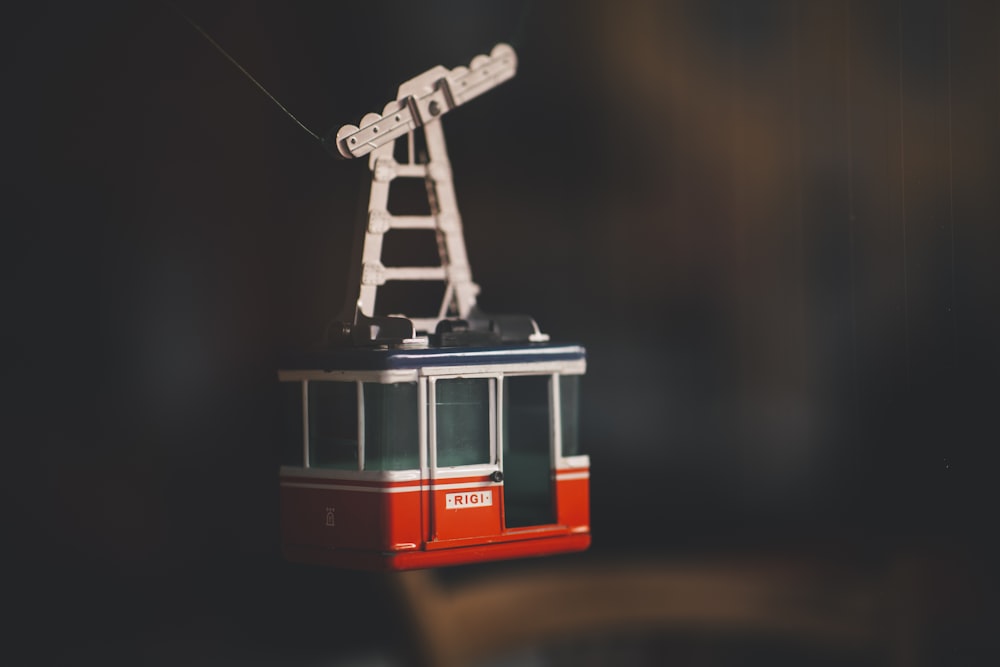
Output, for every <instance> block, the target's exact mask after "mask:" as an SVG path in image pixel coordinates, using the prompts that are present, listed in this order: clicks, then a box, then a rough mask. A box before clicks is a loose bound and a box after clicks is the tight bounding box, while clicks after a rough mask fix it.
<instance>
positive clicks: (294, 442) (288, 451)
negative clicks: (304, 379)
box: [278, 382, 303, 467]
mask: <svg viewBox="0 0 1000 667" xmlns="http://www.w3.org/2000/svg"><path fill="white" fill-rule="evenodd" d="M278 384H279V385H280V391H281V403H282V415H281V416H282V427H283V428H282V433H281V465H285V466H298V467H301V466H302V436H303V433H302V383H301V382H279V383H278Z"/></svg>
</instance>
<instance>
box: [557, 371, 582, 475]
mask: <svg viewBox="0 0 1000 667" xmlns="http://www.w3.org/2000/svg"><path fill="white" fill-rule="evenodd" d="M559 399H560V403H561V405H560V406H559V409H560V415H559V416H560V418H561V419H562V455H563V456H577V455H579V454H582V452H581V451H580V376H579V375H560V376H559Z"/></svg>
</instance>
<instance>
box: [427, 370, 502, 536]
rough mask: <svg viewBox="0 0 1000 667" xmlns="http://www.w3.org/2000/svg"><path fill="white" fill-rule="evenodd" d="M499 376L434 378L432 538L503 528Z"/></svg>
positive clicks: (431, 401) (492, 532) (431, 385)
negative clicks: (498, 437) (498, 436)
mask: <svg viewBox="0 0 1000 667" xmlns="http://www.w3.org/2000/svg"><path fill="white" fill-rule="evenodd" d="M498 381H499V379H498V378H496V377H492V376H489V377H487V376H474V377H468V376H466V377H436V378H430V381H429V383H428V384H429V387H428V389H429V394H430V395H429V397H428V398H429V400H428V404H429V405H428V407H429V412H430V414H429V417H430V418H429V420H428V421H429V422H430V438H429V441H430V444H431V456H430V459H431V460H430V471H431V495H432V502H431V540H432V541H438V540H459V539H467V538H475V537H483V536H489V535H498V534H499V533H500V509H501V507H500V502H501V500H500V498H501V486H502V482H501V481H499V480H502V474H500V473H501V467H500V461H499V456H498V451H497V450H498V448H497V396H498V390H499V387H498Z"/></svg>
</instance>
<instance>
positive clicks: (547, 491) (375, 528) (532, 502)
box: [278, 44, 590, 570]
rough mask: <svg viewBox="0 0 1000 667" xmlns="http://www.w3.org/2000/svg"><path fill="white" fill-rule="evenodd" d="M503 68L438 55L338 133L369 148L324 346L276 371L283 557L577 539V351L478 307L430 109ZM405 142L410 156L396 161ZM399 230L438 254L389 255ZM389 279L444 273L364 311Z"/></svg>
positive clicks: (506, 56) (372, 557) (487, 556)
mask: <svg viewBox="0 0 1000 667" xmlns="http://www.w3.org/2000/svg"><path fill="white" fill-rule="evenodd" d="M516 64H517V59H516V56H515V54H514V51H513V49H511V48H510V47H509V46H507V45H504V44H500V45H497V46H496V47H495V48H494V49H493V51H492V53H491V54H490V55H489V56H477V57H476V58H475V59H473V61H472V63H471V64H470V66H469V67H468V68H465V67H458V68H455V69H452V70H447V69H445V68H443V67H436V68H434V69H431V70H429V71H428V72H425V73H424V74H422V75H420V76H418V77H416V78H414V79H411V80H410V81H407V82H406V83H404V84H403V85H402V86H401V87H400V88H399V93H398V96H397V99H396V100H394V101H392V102H389V104H387V105H386V106H385V108H384V109H383V111H382V113H381V114H368V115H366V116H365V117H364V118H363V119H362V120H361V123H360V124H359V126H357V127H356V126H353V125H346V126H344V127H342V128H341V129H340V131H339V132H338V133H337V135H336V139H335V141H336V147H337V149H338V151H339V152H340V153H341V154H342V155H343V156H344V157H361V156H364V155H368V156H369V167H370V169H371V172H372V180H371V191H370V194H369V199H368V211H367V218H366V219H365V220H364V221H363V227H362V229H361V230H359V235H358V239H359V241H360V243H359V244H358V247H357V249H356V256H355V263H356V264H355V271H354V272H353V274H352V280H353V285H352V287H351V288H350V291H349V296H350V297H351V301H350V303H349V307H348V308H347V309H346V312H345V313H344V314H343V316H342V318H341V320H342V321H341V324H340V326H339V328H338V329H337V331H336V332H335V334H336V337H337V341H336V344H334V345H332V346H330V347H329V348H326V349H323V350H319V351H316V352H312V353H307V354H302V355H299V356H297V357H295V358H291V359H289V360H287V362H286V363H285V364H284V366H283V367H282V369H281V370H280V371H279V373H278V378H279V380H280V382H281V384H282V388H283V390H284V391H285V392H286V396H287V401H288V412H289V415H290V419H289V429H288V435H287V438H286V442H285V445H286V453H287V455H286V457H285V462H284V463H285V465H283V466H282V468H281V526H282V527H281V530H282V542H283V553H284V555H285V557H286V558H288V559H289V560H293V561H297V562H305V563H316V564H327V565H333V566H339V567H350V568H362V569H388V570H402V569H411V568H420V567H435V566H443V565H454V564H459V563H470V562H478V561H486V560H495V559H501V558H514V557H522V556H540V555H546V554H553V553H559V552H568V551H579V550H582V549H586V548H587V547H588V546H589V544H590V516H589V477H590V461H589V458H588V457H587V456H586V455H583V454H581V453H580V451H579V441H578V434H577V419H578V414H577V413H578V407H577V406H578V396H579V382H580V377H581V376H582V375H583V373H584V372H585V368H586V360H585V351H584V349H583V348H582V347H581V346H579V345H571V344H568V345H562V344H555V343H551V342H549V340H548V336H547V335H545V334H543V333H541V332H540V331H539V329H538V326H537V325H536V324H535V322H534V320H532V319H531V318H530V317H527V316H523V315H500V316H497V315H488V314H486V313H484V312H482V311H481V310H480V309H479V308H478V307H477V305H476V295H477V294H478V291H479V288H478V286H477V285H476V284H475V283H474V282H472V276H471V271H470V268H469V264H468V261H467V259H466V251H465V244H464V239H463V236H462V223H461V218H460V216H459V213H458V206H457V204H456V201H455V195H454V187H453V183H452V177H451V166H450V164H449V161H448V156H447V152H446V149H445V144H444V135H443V134H442V130H441V122H440V119H441V116H442V115H444V114H445V113H446V112H448V111H450V110H451V109H453V108H455V107H457V106H459V105H461V104H463V103H464V102H466V101H468V100H469V99H472V98H473V97H476V96H477V95H479V94H481V93H483V92H485V91H487V90H489V89H491V88H493V87H495V86H496V85H498V84H499V83H502V82H503V81H506V80H507V79H509V78H511V77H512V76H513V75H514V73H515V70H516ZM418 128H421V129H422V130H423V134H424V139H425V143H426V151H427V159H426V160H421V161H419V162H418V161H417V159H416V158H415V155H414V152H415V151H414V132H415V130H416V129H418ZM404 137H405V138H406V140H407V155H408V159H407V160H406V161H405V162H397V161H396V160H395V159H394V157H393V156H394V148H395V144H396V141H397V139H402V138H404ZM405 178H411V179H421V180H423V181H424V182H426V185H427V193H428V200H429V205H430V212H431V213H430V215H426V216H412V215H410V216H401V215H393V214H391V213H390V212H389V210H388V207H387V204H388V197H389V188H390V186H391V184H392V183H393V182H394V181H395V180H396V179H405ZM399 229H407V230H424V231H425V232H426V233H428V234H433V235H435V236H436V240H437V247H438V252H439V258H440V266H432V267H386V266H384V265H383V264H382V263H381V255H382V246H383V239H384V237H385V235H386V234H391V233H392V232H393V230H399ZM390 281H440V282H442V283H443V284H444V297H443V299H442V303H441V305H440V309H439V310H438V312H437V316H436V317H425V318H417V317H413V318H411V317H407V316H400V315H394V316H387V315H376V314H375V300H376V295H377V292H378V289H379V287H381V286H383V285H385V284H386V283H387V282H390ZM355 297H356V298H355Z"/></svg>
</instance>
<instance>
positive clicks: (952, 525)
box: [0, 0, 1000, 665]
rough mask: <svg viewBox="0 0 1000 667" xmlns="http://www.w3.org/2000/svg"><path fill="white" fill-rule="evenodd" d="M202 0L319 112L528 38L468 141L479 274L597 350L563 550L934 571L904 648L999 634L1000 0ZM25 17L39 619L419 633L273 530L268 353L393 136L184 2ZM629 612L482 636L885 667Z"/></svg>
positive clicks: (316, 315)
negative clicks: (644, 619) (577, 515)
mask: <svg viewBox="0 0 1000 667" xmlns="http://www.w3.org/2000/svg"><path fill="white" fill-rule="evenodd" d="M177 5H178V6H179V7H180V8H181V9H182V10H183V11H184V12H185V13H187V14H188V15H190V16H191V18H192V19H194V20H195V21H197V22H198V23H199V24H201V25H202V26H203V27H204V28H205V29H206V30H207V31H208V32H209V33H210V34H211V35H212V36H213V37H214V38H215V39H216V40H217V41H218V42H219V43H220V44H221V45H222V46H223V47H224V48H225V49H226V50H227V51H229V53H230V54H232V55H233V57H234V58H235V59H236V60H238V61H239V62H240V63H241V64H242V65H243V66H244V67H245V68H246V69H247V70H248V71H249V72H250V73H251V74H252V75H253V76H254V77H255V78H257V79H258V80H259V81H260V82H261V83H262V84H263V85H264V86H265V87H266V88H267V89H268V90H270V91H271V92H272V93H273V94H274V95H275V96H276V97H277V98H278V99H279V100H281V102H282V103H283V104H285V105H286V106H287V107H288V108H289V109H290V110H291V111H292V113H294V114H296V115H297V116H298V118H299V119H300V120H301V121H302V122H303V123H304V124H305V125H306V126H308V127H309V128H311V129H312V130H314V131H315V132H317V133H318V134H320V135H321V136H322V135H323V134H325V133H326V132H327V131H329V130H334V131H335V130H336V128H338V127H339V126H340V125H342V124H345V123H356V122H357V121H358V120H359V119H360V117H361V116H362V115H364V114H365V113H366V112H368V111H379V110H381V107H382V105H383V104H384V103H385V102H387V101H388V100H389V99H391V98H393V97H394V95H395V92H396V87H397V86H398V84H399V83H401V82H402V81H404V80H406V79H408V78H410V77H412V76H414V75H416V74H418V73H421V72H423V71H425V70H426V69H428V68H430V67H432V66H434V65H438V64H441V65H445V66H446V67H449V68H451V67H454V66H457V65H460V64H467V63H468V62H469V60H470V59H471V58H472V57H473V56H474V55H476V54H479V53H487V52H488V51H489V50H490V48H492V46H493V45H494V44H495V43H497V42H501V41H503V42H508V43H510V44H512V45H513V46H514V48H515V49H516V50H517V53H518V56H519V70H518V75H517V77H516V78H515V79H514V80H513V81H511V82H509V83H506V84H504V85H503V86H501V87H499V88H497V89H496V90H495V91H493V92H491V93H490V94H489V95H486V96H484V97H482V98H480V99H477V100H476V101H474V102H472V103H470V104H469V105H467V106H464V107H462V108H461V109H460V110H458V111H457V112H455V113H453V114H450V115H449V116H448V117H447V119H446V120H445V133H446V137H447V138H448V140H449V151H450V155H451V160H452V163H453V166H454V169H455V181H456V188H457V195H458V201H459V206H460V208H461V210H462V213H463V218H464V220H465V226H466V236H467V244H468V249H469V256H470V261H471V263H472V267H473V271H474V275H475V278H476V280H477V282H478V283H479V284H480V285H481V286H482V289H483V291H482V294H481V297H480V304H481V305H482V306H483V307H484V308H485V309H486V310H488V311H492V312H526V313H529V314H531V315H533V316H534V317H535V318H536V319H537V320H538V322H539V323H540V325H541V326H542V328H543V330H545V331H547V332H548V333H550V334H551V335H552V337H553V339H554V340H562V341H574V342H580V343H583V344H584V345H586V347H587V350H588V358H589V366H588V374H587V377H586V379H585V384H584V392H583V399H582V400H583V410H582V415H583V417H582V419H583V421H582V425H581V433H582V438H583V443H584V447H585V449H586V450H587V451H588V452H589V453H590V455H591V459H592V465H593V474H592V519H593V523H592V528H593V534H594V546H593V548H592V549H591V551H589V552H588V553H586V554H583V555H579V556H573V557H569V558H558V559H553V560H551V561H546V562H548V563H550V565H548V566H547V567H550V568H552V571H553V572H555V571H558V570H559V569H560V568H563V567H566V568H572V567H576V566H579V565H580V564H581V563H583V564H587V563H595V564H600V566H601V567H602V568H606V569H608V570H612V571H614V570H615V568H616V567H617V566H616V564H617V563H630V562H634V559H641V560H642V562H644V563H652V564H653V565H654V566H655V567H661V568H667V569H669V568H670V567H672V566H673V564H674V563H678V562H683V563H685V564H689V565H690V564H697V563H700V562H707V561H712V562H719V561H720V560H721V561H724V562H727V563H734V564H736V565H735V566H736V567H739V564H740V563H742V562H745V561H746V559H753V560H754V561H759V560H761V559H763V560H764V561H767V562H775V563H786V562H792V563H794V562H798V561H797V559H799V558H805V559H809V560H810V561H812V560H814V559H819V560H820V561H830V562H834V563H837V564H838V565H841V566H843V567H844V568H845V569H847V570H848V571H851V572H858V573H860V575H863V576H865V577H868V576H871V577H875V578H876V579H877V578H878V577H881V576H882V575H883V574H885V573H891V572H895V571H896V570H895V569H894V568H896V567H897V564H898V563H900V562H903V563H909V564H914V563H916V564H917V565H916V566H914V567H916V570H912V569H911V570H910V571H917V572H920V573H921V574H920V575H919V576H916V577H915V578H914V579H913V581H914V582H915V583H913V586H911V587H910V588H908V589H907V591H908V595H910V596H911V598H912V599H913V600H916V602H915V603H914V604H915V605H918V606H919V608H920V609H921V610H922V615H921V619H922V621H921V622H920V624H919V630H918V631H917V632H914V633H913V635H912V637H911V640H910V641H911V645H910V650H909V653H908V654H907V655H909V657H910V659H911V660H912V662H911V664H948V665H958V664H963V665H968V664H995V663H993V662H992V659H991V657H988V655H987V654H988V652H989V651H988V649H989V647H990V645H991V644H992V643H994V642H993V639H992V638H991V637H990V636H989V634H988V633H989V632H991V631H993V630H995V628H996V627H997V620H998V617H997V602H996V598H995V597H994V596H993V595H992V586H993V584H994V575H995V570H996V562H997V559H996V557H997V555H998V554H997V551H996V550H995V549H994V547H993V541H994V539H993V538H994V535H995V533H996V530H997V528H996V526H997V521H996V507H997V505H996V503H997V486H996V484H995V474H994V470H995V469H994V468H993V466H992V465H991V464H992V461H993V457H992V456H991V454H992V453H993V451H992V450H993V449H994V448H996V447H997V446H998V443H1000V437H998V435H1000V434H998V429H997V423H996V422H997V418H996V416H995V413H993V409H994V408H995V406H996V405H997V399H998V398H1000V384H998V382H997V375H996V371H997V369H998V361H1000V358H998V357H1000V346H998V344H997V340H998V334H1000V281H998V274H997V269H996V263H997V260H998V258H1000V253H998V251H1000V224H998V222H1000V190H998V187H997V183H998V177H1000V46H998V45H1000V10H998V8H997V6H996V5H995V4H994V3H992V2H985V1H983V2H975V1H963V2H952V3H949V2H945V1H932V0H927V1H915V0H899V1H894V2H859V1H853V2H852V1H850V0H843V1H837V2H793V1H791V0H785V1H773V2H772V1H766V2H739V1H736V0H709V1H703V2H696V1H694V0H689V1H686V2H685V1H676V2H656V1H654V0H630V1H627V2H614V3H612V2H600V1H598V0H584V1H581V2H569V1H552V2H541V1H538V2H532V1H528V2H500V1H496V2H492V1H490V2H487V1H477V2H445V1H443V0H435V1H431V2H424V3H417V2H396V1H391V2H381V3H360V2H358V3H337V2H315V1H293V2H271V1H268V0H256V1H253V2H235V1H213V2H202V3H197V2H180V1H179V2H178V3H177ZM3 30H4V32H5V33H7V35H6V37H5V38H4V40H3V41H2V45H3V46H2V48H3V50H4V58H3V63H4V64H3V71H4V81H5V95H4V97H5V103H4V111H3V113H4V116H5V123H4V125H5V127H6V129H7V136H6V140H5V151H4V153H5V158H6V160H5V162H6V170H5V171H6V176H5V178H4V179H3V180H4V183H3V187H4V193H5V195H4V199H5V201H6V202H7V203H8V208H7V211H6V214H5V215H4V219H5V222H6V224H5V229H6V230H7V231H6V234H5V238H4V241H3V242H2V243H0V247H2V248H3V251H4V255H5V258H4V261H3V263H2V266H3V272H4V276H5V278H4V285H5V292H6V293H7V294H6V296H5V308H4V310H5V312H6V316H5V318H4V321H5V324H4V327H3V329H4V334H5V338H7V339H8V344H7V349H8V359H7V362H6V365H7V369H8V370H7V371H6V377H7V379H8V381H7V382H5V385H6V388H7V392H8V395H9V396H10V398H11V399H12V400H7V401H5V402H4V403H5V407H4V412H5V413H6V414H5V417H4V422H5V425H6V428H5V433H4V436H3V442H4V451H5V453H8V454H9V455H10V456H11V458H10V459H9V463H8V468H7V471H8V472H7V474H6V475H4V478H5V479H4V482H3V485H2V487H3V492H4V496H5V503H4V505H5V508H6V509H7V510H8V511H9V515H10V516H9V519H8V520H6V522H5V524H6V526H7V528H8V530H7V539H6V540H5V544H6V547H5V549H4V552H5V556H6V557H7V560H8V566H7V569H6V571H7V574H8V583H7V584H6V586H5V588H6V592H5V597H6V599H7V601H8V604H10V605H12V606H13V608H14V609H16V610H17V615H18V617H19V618H20V623H19V624H17V625H15V626H14V627H13V633H12V634H13V635H14V636H15V637H16V638H17V639H19V640H20V641H18V642H17V643H16V644H14V646H19V645H22V644H23V646H24V648H25V649H26V650H27V651H29V652H28V653H26V654H25V655H26V656H27V657H29V658H31V657H34V658H35V659H36V660H37V661H38V662H41V663H45V664H55V663H69V662H73V663H75V664H79V663H81V662H82V663H90V662H95V663H101V664H107V663H109V662H121V663H123V664H154V665H161V664H162V665H173V664H185V665H190V664H212V665H219V664H281V665H297V664H302V665H397V664H409V660H410V659H411V658H412V657H413V655H414V653H413V651H414V650H415V649H414V648H413V646H414V645H415V643H414V639H413V634H414V632H415V631H414V629H413V625H412V623H411V622H410V620H408V619H409V618H410V617H409V616H408V607H407V605H408V602H407V601H406V600H407V598H406V597H405V595H404V596H403V597H402V598H401V597H400V595H399V587H398V585H397V584H398V582H395V581H394V580H393V579H392V578H391V577H387V576H377V575H370V574H357V573H347V572H339V571H335V570H323V569H319V568H306V567H301V566H293V565H290V564H287V563H284V562H282V560H281V558H280V555H279V547H280V545H279V543H278V526H277V516H278V493H277V466H278V437H279V433H280V423H281V422H280V414H279V413H278V410H279V408H280V401H279V400H278V394H277V381H276V373H275V371H276V369H277V365H278V358H279V355H280V354H281V353H282V351H284V350H288V349H296V348H302V347H305V346H308V345H312V344H314V343H315V342H317V340H318V339H319V338H320V337H321V335H322V332H323V328H324V326H325V325H326V323H327V322H328V320H329V319H330V318H331V317H332V316H334V315H336V314H337V313H338V311H339V308H340V306H341V303H342V300H343V298H344V293H345V290H346V283H347V278H348V276H347V269H348V265H347V260H348V257H349V252H350V247H351V236H352V233H353V227H354V219H355V215H356V212H357V207H358V193H359V192H360V191H361V188H362V185H363V183H364V182H365V181H366V180H367V179H368V177H369V175H368V171H367V169H366V168H365V164H364V163H363V162H362V161H344V160H338V159H335V158H332V157H331V156H330V155H328V154H327V153H325V152H324V150H323V149H322V148H321V146H320V145H319V144H318V142H316V141H315V140H314V139H313V138H312V137H310V136H309V135H308V134H306V133H305V132H303V131H302V129H301V128H299V127H298V126H296V125H295V123H294V122H292V121H291V120H290V119H289V118H288V117H287V116H285V115H284V114H283V113H282V112H281V111H280V110H279V109H278V108H276V107H275V106H274V105H273V104H272V103H271V102H270V101H269V100H268V99H267V98H266V97H264V95H262V94H261V93H260V92H259V91H258V90H257V89H256V88H254V86H253V85H252V84H251V83H250V82H249V81H248V80H247V79H246V78H245V77H244V76H243V75H241V74H240V73H239V72H238V71H237V70H236V69H235V68H234V67H233V66H232V65H231V64H230V63H229V62H227V61H226V60H225V59H224V58H223V57H221V56H220V55H219V53H218V52H216V51H215V50H214V49H213V48H212V47H211V45H210V44H209V43H208V42H207V41H206V40H205V39H204V38H203V37H202V36H201V35H199V34H198V33H197V32H196V31H195V30H193V29H192V28H191V26H190V25H188V24H187V23H186V22H185V21H184V20H183V19H182V18H180V17H179V16H178V14H177V13H175V12H174V11H173V10H172V9H171V7H170V6H169V5H167V4H165V3H121V4H119V5H110V6H109V5H100V6H95V5H93V4H91V3H76V4H72V5H70V4H69V3H64V4H52V3H34V4H30V5H29V4H28V3H20V5H19V7H17V8H14V9H11V10H10V11H9V13H8V16H7V17H6V19H5V21H4V26H3ZM541 564H542V561H539V562H538V563H536V562H520V561H519V562H511V563H504V564H498V565H482V566H468V567H464V568H455V569H454V570H448V571H441V572H436V573H434V575H433V576H434V577H435V581H436V582H437V585H440V586H443V587H445V588H444V589H443V590H452V587H459V588H460V587H461V586H463V585H465V584H466V582H468V581H472V580H476V581H487V582H488V581H490V580H491V579H493V578H496V577H500V576H502V577H512V576H517V575H518V573H519V571H520V570H521V569H522V568H524V569H527V568H533V567H539V566H540V565H541ZM686 566H687V565H686ZM621 567H622V568H627V567H628V566H627V565H622V566H621ZM907 567H910V566H907ZM860 575H859V576H860ZM456 590H457V588H456ZM908 599H910V598H908ZM585 602H588V603H595V602H596V603H597V604H600V601H595V600H587V601H585ZM672 603H674V604H679V605H680V606H681V607H683V606H684V600H673V601H672ZM696 603H697V601H695V600H692V604H696ZM525 614H530V609H526V610H525ZM734 637H735V638H734ZM572 640H573V638H572V637H570V638H569V641H570V643H572ZM581 641H582V638H581ZM635 642H637V643H635ZM635 642H634V643H633V644H632V645H630V646H631V647H630V648H627V649H620V650H619V649H614V650H611V652H610V653H608V652H607V651H608V649H607V647H604V648H603V649H601V650H604V651H605V652H604V653H600V652H599V651H598V649H597V647H594V650H595V651H598V652H597V653H594V654H589V653H587V651H582V652H578V653H575V654H573V653H571V654H570V657H569V658H567V657H566V656H565V654H562V653H558V652H556V653H555V654H553V653H551V652H545V650H542V649H538V648H537V647H536V648H532V647H527V648H521V649H518V651H514V652H513V654H514V655H513V657H510V656H508V657H504V656H503V655H500V654H498V655H497V656H495V658H496V660H495V661H494V662H493V663H490V664H528V665H546V664H580V663H584V664H604V663H603V662H602V661H603V660H606V662H613V663H615V664H663V662H666V661H669V662H672V663H676V664H697V665H716V664H803V663H806V664H888V662H891V661H892V658H891V657H888V654H887V653H886V652H884V651H881V650H875V651H873V652H865V651H862V652H860V653H851V652H847V653H844V654H839V653H837V652H836V651H834V652H830V650H829V649H828V648H824V649H823V650H822V651H821V652H819V653H818V656H819V657H822V659H823V660H826V661H827V662H821V661H819V660H817V657H818V656H817V655H816V654H813V653H810V649H809V648H808V647H805V648H803V647H798V648H794V646H797V645H796V644H794V642H793V644H792V646H793V648H792V649H790V648H789V645H788V644H786V643H783V642H782V641H780V640H773V639H767V640H761V639H760V638H758V637H756V636H755V635H754V634H753V633H752V632H744V633H742V634H741V633H736V635H735V636H731V635H729V634H726V635H724V636H722V637H719V636H714V635H710V634H709V635H706V634H704V633H700V632H688V631H686V630H683V629H673V630H671V631H669V632H660V631H659V630H656V631H653V632H651V633H647V634H646V636H645V639H638V640H635ZM616 650H619V652H618V653H615V651H616ZM622 651H624V652H622ZM594 655H598V656H604V657H603V658H601V657H597V658H594V657H593V656H594ZM560 656H562V657H560ZM588 656H590V657H588ZM623 656H624V657H623ZM504 660H507V662H503V661H504ZM587 660H590V662H587ZM496 661H500V662H496ZM866 661H867V662H866Z"/></svg>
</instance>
